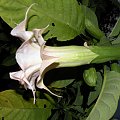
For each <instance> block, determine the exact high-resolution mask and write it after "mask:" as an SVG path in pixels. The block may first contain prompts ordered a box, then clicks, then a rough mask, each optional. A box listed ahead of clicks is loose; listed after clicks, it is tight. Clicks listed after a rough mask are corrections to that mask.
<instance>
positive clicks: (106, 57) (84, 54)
mask: <svg viewBox="0 0 120 120" xmlns="http://www.w3.org/2000/svg"><path fill="white" fill-rule="evenodd" d="M44 51H45V52H47V53H49V55H50V56H54V57H58V58H59V59H58V60H57V61H56V63H58V67H73V66H80V65H85V64H90V63H103V62H107V61H110V60H120V47H99V46H88V47H84V46H64V47H50V46H46V47H45V49H44Z"/></svg>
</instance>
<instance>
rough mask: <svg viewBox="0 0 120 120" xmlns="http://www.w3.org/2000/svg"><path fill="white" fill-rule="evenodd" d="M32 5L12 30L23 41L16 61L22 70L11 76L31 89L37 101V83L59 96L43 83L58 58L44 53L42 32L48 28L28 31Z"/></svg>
mask: <svg viewBox="0 0 120 120" xmlns="http://www.w3.org/2000/svg"><path fill="white" fill-rule="evenodd" d="M31 6H32V5H31ZM31 6H30V7H29V8H28V10H27V12H26V15H25V19H24V20H23V21H22V22H21V23H20V24H18V25H17V26H16V27H15V28H14V29H13V30H12V31H11V35H13V36H16V37H19V38H20V39H21V40H22V41H23V43H22V45H21V46H20V47H19V48H18V50H17V51H16V61H17V63H18V64H19V66H20V68H21V70H20V71H17V72H11V73H10V78H11V79H15V80H18V81H19V82H20V83H21V84H23V85H24V87H25V88H26V89H27V88H28V89H31V90H32V92H33V96H34V103H35V91H36V90H35V83H36V86H37V87H38V88H40V89H45V90H47V91H49V92H50V93H51V94H53V95H55V96H58V95H56V94H54V93H53V92H51V91H50V90H49V89H48V88H47V87H46V86H45V85H44V83H43V76H44V74H45V72H46V71H47V70H46V69H47V67H48V66H50V65H51V64H52V63H54V62H55V61H56V60H57V59H58V58H56V57H54V56H49V55H47V53H46V54H45V55H44V54H43V52H44V48H45V41H44V39H43V37H42V33H43V32H44V30H45V29H46V28H43V29H34V30H33V31H26V24H27V14H28V11H29V9H30V8H31ZM36 79H37V82H35V81H36ZM58 97H61V96H58Z"/></svg>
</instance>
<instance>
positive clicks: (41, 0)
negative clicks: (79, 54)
mask: <svg viewBox="0 0 120 120" xmlns="http://www.w3.org/2000/svg"><path fill="white" fill-rule="evenodd" d="M33 3H37V4H35V5H34V6H33V7H32V8H31V10H30V14H31V16H32V17H31V18H32V19H31V20H30V21H29V25H28V28H29V29H33V28H41V27H46V26H47V25H48V24H49V25H50V26H49V28H48V30H49V32H48V34H47V35H46V37H45V38H46V39H48V38H51V37H57V38H58V40H68V39H72V38H74V37H75V36H77V35H79V34H80V33H81V32H82V30H83V28H84V27H83V26H84V23H83V22H84V12H83V11H82V8H81V6H80V5H78V3H77V1H76V0H34V1H33V0H27V1H26V0H22V1H21V0H15V1H14V0H0V16H2V18H3V19H4V20H5V21H6V22H7V23H8V24H9V25H10V26H11V27H15V23H19V22H21V21H22V20H23V19H24V15H25V12H26V10H27V9H28V7H29V6H30V5H31V4H33Z"/></svg>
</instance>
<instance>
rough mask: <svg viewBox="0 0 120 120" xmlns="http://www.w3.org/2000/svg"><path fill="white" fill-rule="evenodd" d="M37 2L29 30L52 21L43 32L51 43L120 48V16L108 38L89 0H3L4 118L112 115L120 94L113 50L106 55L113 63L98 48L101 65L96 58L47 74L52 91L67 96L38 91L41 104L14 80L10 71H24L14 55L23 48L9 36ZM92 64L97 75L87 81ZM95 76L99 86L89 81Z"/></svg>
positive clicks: (100, 118)
mask: <svg viewBox="0 0 120 120" xmlns="http://www.w3.org/2000/svg"><path fill="white" fill-rule="evenodd" d="M32 3H36V4H35V5H34V6H33V7H32V8H31V9H30V12H29V18H30V19H29V24H28V26H27V27H28V30H31V29H33V28H41V27H45V26H47V25H48V24H49V27H48V28H47V31H46V33H45V34H44V38H45V40H46V41H47V45H52V46H67V45H81V46H83V43H84V42H87V45H88V46H87V47H89V45H91V46H96V48H97V46H120V27H119V24H120V18H119V19H118V21H117V23H116V25H115V26H114V28H113V30H112V32H111V33H110V34H109V35H108V36H105V34H104V32H103V31H101V30H100V28H99V22H98V20H97V16H96V14H95V12H96V11H95V10H97V9H93V8H92V7H91V8H89V7H88V6H91V5H92V4H93V3H92V2H91V1H90V0H82V1H81V3H80V2H77V0H39V1H38V0H34V1H33V0H27V1H26V0H23V1H20V0H16V1H13V0H1V1H0V16H1V19H0V56H1V60H0V62H1V63H0V72H1V75H2V76H1V78H0V91H1V92H0V119H1V118H2V119H5V120H11V119H12V120H33V119H35V120H38V119H41V120H47V119H48V120H81V119H82V120H85V119H86V120H94V119H95V120H108V119H111V118H112V117H113V115H114V113H115V111H116V109H117V104H118V100H119V96H120V92H119V91H120V66H119V64H118V61H110V60H111V57H113V56H114V55H113V54H112V53H113V49H111V48H110V49H109V50H108V54H109V55H110V54H111V56H109V55H108V56H107V59H108V60H109V61H108V62H106V63H104V59H105V58H104V53H103V52H102V51H100V50H99V49H97V52H98V53H100V54H101V56H102V58H100V59H101V62H103V63H102V64H100V63H97V64H93V63H96V62H94V61H92V62H91V64H89V65H83V66H78V67H71V68H57V69H53V70H50V71H48V72H47V73H46V75H45V78H44V81H45V82H46V84H47V85H48V87H49V88H50V89H51V90H56V92H59V93H61V95H62V96H63V97H62V98H56V97H53V96H51V95H49V94H48V93H45V91H43V90H37V94H36V97H37V102H36V104H35V105H33V102H32V100H33V98H32V96H31V92H29V90H27V91H25V90H23V88H22V86H20V85H18V82H16V81H12V80H10V79H9V76H8V72H10V71H14V70H15V69H16V70H18V69H19V68H18V66H17V64H16V61H15V59H14V56H15V52H16V49H17V48H18V47H19V46H20V41H19V40H18V38H14V37H12V36H10V34H9V33H10V31H11V28H10V27H14V26H15V23H19V22H21V20H23V18H24V14H25V12H26V10H27V8H28V7H29V6H30V5H31V4H32ZM88 11H89V12H88ZM5 22H6V23H5ZM8 25H9V26H10V27H9V26H8ZM93 51H94V50H93ZM103 51H105V49H104V50H103ZM112 55H113V56H112ZM114 57H115V56H114ZM118 58H119V57H118ZM118 60H119V59H118ZM91 68H92V69H93V70H94V72H93V71H92V72H91V73H94V74H89V75H88V76H87V82H86V78H85V76H84V74H85V71H87V70H90V69H91ZM87 72H90V71H87ZM86 74H87V73H86ZM93 79H95V83H94V85H93V84H92V85H91V84H86V83H90V82H91V80H93ZM89 85H90V86H89ZM8 89H9V90H8Z"/></svg>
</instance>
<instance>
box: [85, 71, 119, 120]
mask: <svg viewBox="0 0 120 120" xmlns="http://www.w3.org/2000/svg"><path fill="white" fill-rule="evenodd" d="M119 91H120V73H117V72H114V71H111V72H107V73H105V75H104V82H103V86H102V90H101V93H100V95H99V97H98V100H97V102H96V104H95V106H94V108H93V109H92V111H91V113H90V114H89V116H88V117H87V119H86V120H109V119H110V118H111V117H112V116H113V115H114V113H115V111H116V109H117V104H118V100H119V96H120V92H119Z"/></svg>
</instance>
